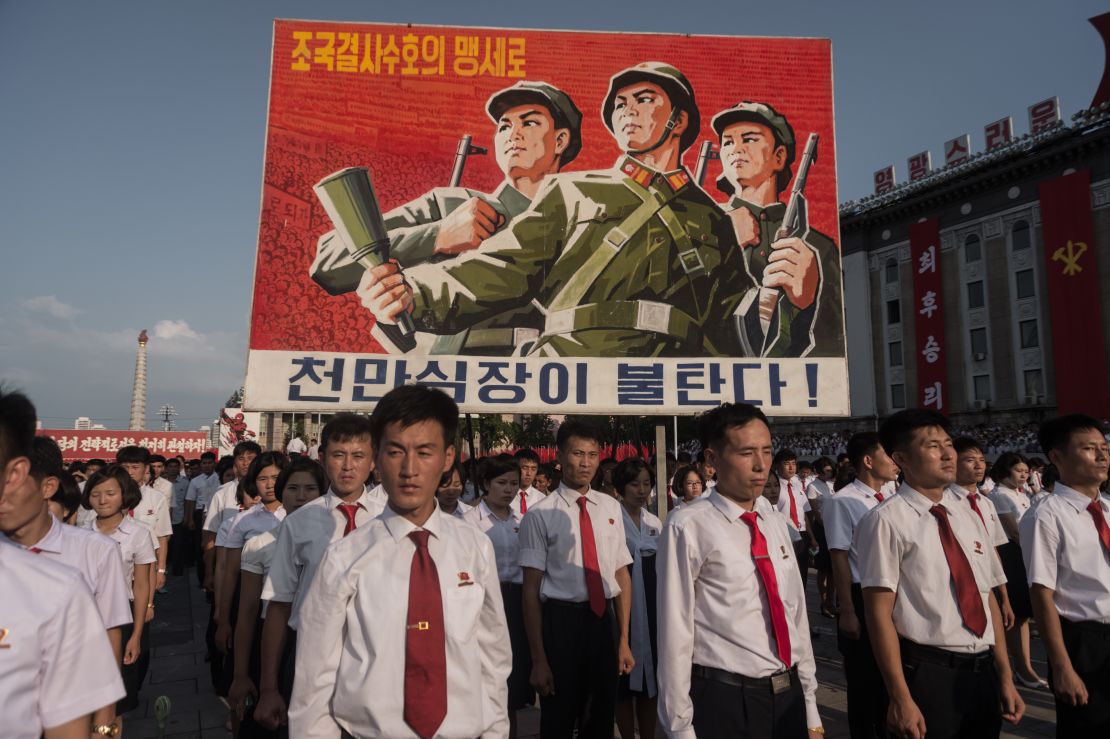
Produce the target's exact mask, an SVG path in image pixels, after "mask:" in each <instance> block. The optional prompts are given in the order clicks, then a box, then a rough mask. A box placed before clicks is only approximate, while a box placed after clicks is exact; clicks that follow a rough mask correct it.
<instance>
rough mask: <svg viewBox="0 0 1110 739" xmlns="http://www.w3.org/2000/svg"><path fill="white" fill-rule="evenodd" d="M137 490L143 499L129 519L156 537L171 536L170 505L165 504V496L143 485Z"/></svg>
mask: <svg viewBox="0 0 1110 739" xmlns="http://www.w3.org/2000/svg"><path fill="white" fill-rule="evenodd" d="M139 490H140V491H141V492H142V494H143V498H142V500H141V501H139V505H137V506H135V508H134V510H135V515H134V516H130V518H133V519H134V520H135V521H138V522H139V523H141V524H143V525H144V526H146V527H147V528H148V529H150V530H151V531H153V532H154V536H156V537H159V538H161V537H163V536H170V535H171V534H173V525H172V524H170V504H169V503H167V502H166V496H164V495H162V494H161V493H160V492H158V491H157V490H155V489H154V488H152V487H150V486H149V485H143V486H142V487H141V488H139ZM155 549H157V547H155Z"/></svg>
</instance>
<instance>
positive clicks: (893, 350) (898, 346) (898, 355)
mask: <svg viewBox="0 0 1110 739" xmlns="http://www.w3.org/2000/svg"><path fill="white" fill-rule="evenodd" d="M888 346H889V347H890V366H891V367H901V366H902V342H901V341H892V342H890V344H888Z"/></svg>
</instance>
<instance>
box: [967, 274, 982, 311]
mask: <svg viewBox="0 0 1110 739" xmlns="http://www.w3.org/2000/svg"><path fill="white" fill-rule="evenodd" d="M985 302H986V301H985V299H984V298H983V281H982V280H975V281H974V282H969V283H967V308H968V310H973V309H975V308H982V307H983V304H984V303H985Z"/></svg>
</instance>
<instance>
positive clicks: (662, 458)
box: [655, 416, 678, 522]
mask: <svg viewBox="0 0 1110 739" xmlns="http://www.w3.org/2000/svg"><path fill="white" fill-rule="evenodd" d="M676 418H677V416H676ZM675 442H676V443H677V442H678V437H677V436H676V437H675ZM668 502H669V501H668V500H667V426H666V425H665V424H662V423H657V424H655V515H656V516H659V520H660V521H664V522H665V521H666V520H667V503H668Z"/></svg>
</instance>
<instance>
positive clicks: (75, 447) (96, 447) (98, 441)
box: [39, 429, 209, 462]
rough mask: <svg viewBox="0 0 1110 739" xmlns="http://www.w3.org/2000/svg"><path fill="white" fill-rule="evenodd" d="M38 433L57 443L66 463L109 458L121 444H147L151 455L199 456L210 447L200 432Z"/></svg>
mask: <svg viewBox="0 0 1110 739" xmlns="http://www.w3.org/2000/svg"><path fill="white" fill-rule="evenodd" d="M39 434H41V435H42V436H49V437H50V438H52V439H54V441H56V442H58V446H59V447H60V448H61V450H62V459H63V461H65V462H76V461H79V460H85V459H94V458H100V459H106V460H111V459H112V458H113V457H114V456H115V454H116V450H117V449H119V448H120V447H123V446H131V445H138V446H141V447H146V448H147V449H149V450H150V451H151V453H152V454H162V455H165V456H177V455H178V454H181V455H184V456H185V457H186V458H187V459H194V458H196V457H199V456H200V455H201V453H202V452H206V451H208V449H209V444H208V434H206V433H204V432H203V431H73V430H70V429H40V430H39Z"/></svg>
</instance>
